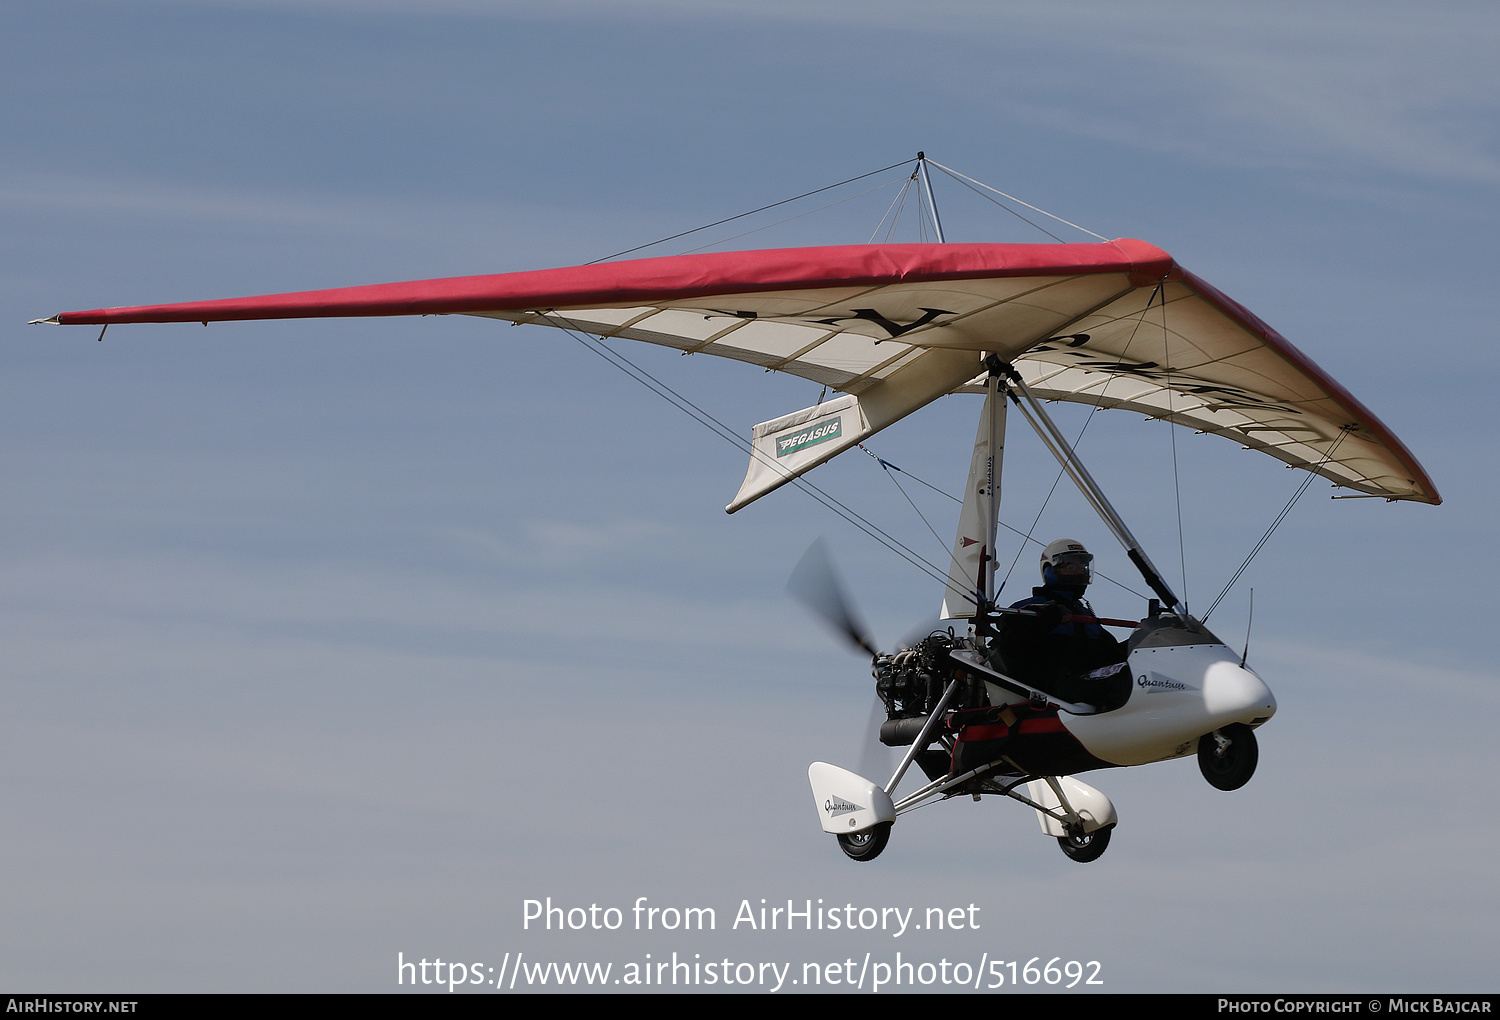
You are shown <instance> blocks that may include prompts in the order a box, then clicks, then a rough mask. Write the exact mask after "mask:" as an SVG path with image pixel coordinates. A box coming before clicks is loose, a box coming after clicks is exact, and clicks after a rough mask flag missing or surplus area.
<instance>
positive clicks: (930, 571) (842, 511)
mask: <svg viewBox="0 0 1500 1020" xmlns="http://www.w3.org/2000/svg"><path fill="white" fill-rule="evenodd" d="M546 318H550V317H546ZM565 321H566V320H556V319H554V320H553V323H552V324H553V325H558V326H560V328H562V329H563V331H564V332H566V333H567V334H568V335H569V336H571V337H573V339H575V340H577V341H578V342H579V343H580V344H582V345H583V346H584V347H585V348H587V349H588V350H591V351H593V352H594V353H595V354H597V355H599V356H600V357H601V358H603V359H604V360H605V361H607V362H609V363H610V364H612V365H614V366H615V367H616V368H618V369H619V370H620V371H622V372H624V373H625V374H626V375H628V376H630V377H631V378H632V379H634V380H635V381H636V382H638V383H640V384H641V385H642V386H645V387H646V388H647V389H648V390H651V391H652V392H653V393H655V394H656V395H657V396H659V397H661V398H662V399H664V400H666V401H667V402H668V403H670V404H672V405H673V406H674V407H676V408H677V409H678V410H680V411H682V412H683V413H685V414H687V415H688V416H689V417H690V418H693V419H694V420H695V421H697V422H698V423H699V424H701V425H703V426H705V427H706V428H708V429H709V430H710V431H712V432H714V433H715V434H716V435H718V436H719V437H720V438H721V439H723V440H725V441H726V442H728V443H729V444H730V445H732V446H734V447H735V448H736V449H738V450H740V451H741V452H742V453H745V452H748V453H749V454H750V456H751V457H756V456H757V453H756V451H755V449H754V447H753V445H752V444H751V443H749V442H747V441H746V440H744V439H742V438H741V437H740V436H739V435H738V434H736V433H735V432H734V431H733V430H732V429H730V428H729V426H727V425H725V424H724V423H723V422H721V421H719V420H718V419H717V418H715V417H714V416H713V415H711V414H709V413H708V412H707V411H705V410H703V409H702V408H701V407H699V406H698V405H697V404H694V403H693V402H692V401H690V400H688V399H687V398H686V397H684V396H682V395H681V394H680V393H678V392H677V391H676V390H674V389H672V388H671V387H670V386H668V385H667V384H666V383H663V382H662V381H661V380H659V379H657V378H656V377H655V376H653V375H651V373H649V372H647V371H646V370H645V369H643V368H641V367H640V366H638V365H636V364H635V363H634V362H632V361H631V360H630V359H629V358H627V357H625V356H624V355H623V354H620V353H619V352H618V351H615V350H613V349H612V348H610V347H609V346H608V345H606V344H605V343H604V340H603V338H602V337H599V338H595V337H592V336H588V335H586V334H583V333H581V332H579V331H576V330H574V329H572V328H570V327H568V326H567V325H565V324H564V323H565ZM791 481H792V484H794V485H796V486H797V487H798V488H800V489H802V490H803V491H804V492H806V493H807V494H808V495H810V496H812V498H813V499H815V500H817V501H818V502H819V503H821V504H823V505H824V506H825V507H827V508H828V509H829V510H832V511H833V512H834V513H835V514H837V515H838V516H840V517H842V518H843V519H844V520H846V521H847V522H849V523H850V524H852V525H854V526H855V527H856V528H858V529H859V530H860V531H863V532H864V533H865V534H867V535H869V536H870V537H871V538H873V539H875V541H877V542H879V543H880V544H881V545H883V546H885V547H886V548H887V549H889V550H890V551H891V552H893V553H895V554H896V555H897V556H900V557H901V558H902V559H904V560H906V561H907V562H908V563H910V564H911V565H912V566H914V567H916V568H917V569H918V570H920V571H922V572H923V573H925V574H927V575H928V576H930V577H932V578H933V579H934V580H937V581H940V582H942V583H943V584H947V582H948V578H947V576H946V575H945V574H943V573H942V572H940V571H939V570H938V568H937V567H936V565H934V564H933V563H931V562H930V561H928V560H927V559H926V558H925V557H923V556H922V555H921V554H920V553H917V552H915V551H914V550H912V549H911V548H910V547H908V546H907V545H906V544H905V543H904V542H902V541H901V540H900V539H898V538H896V537H895V536H893V535H891V534H890V533H888V532H886V531H885V530H884V529H882V528H880V527H879V526H878V525H876V524H874V523H873V522H871V521H870V520H869V519H867V518H866V517H864V516H862V515H861V514H860V513H859V512H858V511H855V510H853V509H852V508H850V507H848V506H846V505H845V504H844V503H842V502H840V501H839V500H838V499H836V498H835V497H833V496H831V495H829V494H828V493H827V492H824V491H823V490H822V489H820V488H818V487H817V486H816V485H813V484H812V483H811V482H809V481H808V480H807V479H806V478H803V477H800V476H799V477H797V478H794V479H792V480H791Z"/></svg>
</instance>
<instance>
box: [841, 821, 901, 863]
mask: <svg viewBox="0 0 1500 1020" xmlns="http://www.w3.org/2000/svg"><path fill="white" fill-rule="evenodd" d="M837 839H838V841H839V849H840V850H842V851H844V853H846V854H848V855H849V858H850V859H851V860H856V861H873V860H874V859H875V858H877V857H879V856H880V851H882V850H884V849H885V845H886V844H887V843H889V842H890V841H891V823H890V822H882V823H881V824H879V825H877V826H875V827H874V828H873V829H866V830H865V831H864V832H851V833H848V834H847V835H845V834H844V833H842V832H841V833H839V834H838V837H837Z"/></svg>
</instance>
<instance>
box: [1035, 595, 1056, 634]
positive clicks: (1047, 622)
mask: <svg viewBox="0 0 1500 1020" xmlns="http://www.w3.org/2000/svg"><path fill="white" fill-rule="evenodd" d="M1034 611H1035V613H1036V623H1037V628H1038V629H1040V630H1044V631H1046V630H1052V629H1053V628H1055V627H1057V626H1059V625H1061V623H1062V618H1063V610H1062V606H1060V605H1058V604H1057V603H1056V602H1048V603H1047V604H1046V605H1044V606H1037V607H1036V609H1035V610H1034Z"/></svg>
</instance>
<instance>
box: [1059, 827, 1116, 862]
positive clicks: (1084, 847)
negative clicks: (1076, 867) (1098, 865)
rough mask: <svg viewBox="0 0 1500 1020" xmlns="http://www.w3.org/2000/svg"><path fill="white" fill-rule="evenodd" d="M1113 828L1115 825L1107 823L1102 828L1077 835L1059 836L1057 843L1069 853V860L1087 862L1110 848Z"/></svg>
mask: <svg viewBox="0 0 1500 1020" xmlns="http://www.w3.org/2000/svg"><path fill="white" fill-rule="evenodd" d="M1113 829H1114V826H1113V825H1106V826H1105V827H1104V828H1102V829H1095V830H1094V831H1093V832H1085V833H1082V834H1081V835H1077V836H1058V837H1057V845H1058V846H1060V847H1062V852H1063V853H1065V854H1067V855H1068V860H1070V861H1077V862H1078V863H1079V864H1087V863H1088V862H1089V861H1097V860H1098V859H1099V858H1100V857H1103V856H1104V851H1106V850H1108V849H1109V835H1110V832H1111V831H1112V830H1113Z"/></svg>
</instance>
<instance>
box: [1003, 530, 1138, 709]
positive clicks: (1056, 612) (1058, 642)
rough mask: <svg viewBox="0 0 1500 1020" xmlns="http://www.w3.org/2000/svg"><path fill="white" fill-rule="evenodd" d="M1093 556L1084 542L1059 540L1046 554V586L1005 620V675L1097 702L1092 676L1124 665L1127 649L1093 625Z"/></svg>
mask: <svg viewBox="0 0 1500 1020" xmlns="http://www.w3.org/2000/svg"><path fill="white" fill-rule="evenodd" d="M1093 562H1094V557H1093V556H1092V555H1091V554H1090V553H1089V551H1088V550H1087V549H1085V548H1084V547H1083V543H1082V542H1078V541H1075V540H1074V539H1071V538H1060V539H1058V540H1057V541H1056V542H1053V543H1052V544H1051V545H1049V546H1047V548H1046V549H1044V550H1042V585H1041V587H1039V588H1033V589H1032V595H1031V598H1028V599H1022V600H1021V601H1020V602H1017V603H1016V604H1015V605H1013V606H1011V608H1012V609H1025V610H1029V611H1030V612H1031V614H1033V615H1025V616H1023V615H1020V614H1011V613H1007V614H1005V615H1004V616H1003V617H1001V619H1000V627H999V634H998V636H997V638H996V640H995V645H994V652H995V653H996V654H995V655H994V658H995V659H996V660H997V662H996V665H997V667H998V668H999V669H1000V670H1001V671H1002V672H1004V673H1008V674H1009V675H1011V676H1013V677H1015V678H1016V679H1017V680H1020V681H1022V682H1024V683H1028V684H1031V685H1033V686H1035V687H1037V688H1040V689H1041V690H1043V691H1045V692H1046V693H1048V694H1051V695H1054V696H1055V697H1058V698H1061V699H1062V700H1064V701H1074V702H1084V703H1092V702H1093V701H1096V700H1098V698H1097V697H1096V696H1095V694H1096V692H1095V690H1094V688H1096V687H1098V686H1099V682H1098V680H1097V679H1095V678H1091V677H1089V676H1088V675H1087V674H1089V673H1092V672H1094V671H1096V670H1099V669H1100V668H1101V667H1104V666H1110V665H1113V664H1114V663H1117V662H1124V661H1125V647H1124V646H1123V645H1121V644H1120V642H1118V641H1116V640H1115V638H1114V637H1113V635H1111V634H1109V633H1108V632H1107V631H1106V630H1105V629H1104V627H1103V626H1102V625H1101V624H1099V623H1097V622H1093V620H1094V610H1093V608H1092V607H1091V606H1090V605H1089V604H1088V602H1086V601H1085V600H1084V597H1083V593H1084V592H1085V591H1087V590H1088V586H1089V582H1090V581H1091V580H1092V579H1093V573H1094V568H1093Z"/></svg>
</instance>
